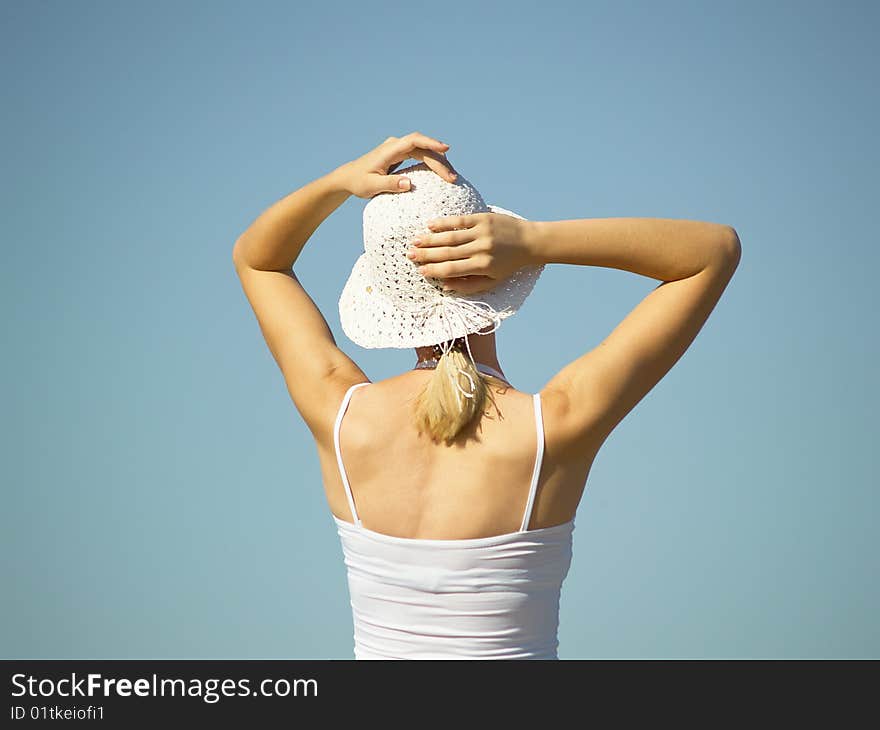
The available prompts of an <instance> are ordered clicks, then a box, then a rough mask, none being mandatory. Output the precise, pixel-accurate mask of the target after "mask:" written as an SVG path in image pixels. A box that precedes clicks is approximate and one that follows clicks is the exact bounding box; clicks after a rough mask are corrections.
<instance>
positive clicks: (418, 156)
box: [409, 147, 458, 183]
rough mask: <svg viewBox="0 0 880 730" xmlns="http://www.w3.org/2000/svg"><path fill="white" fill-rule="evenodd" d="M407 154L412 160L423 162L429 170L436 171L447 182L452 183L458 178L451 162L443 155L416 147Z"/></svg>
mask: <svg viewBox="0 0 880 730" xmlns="http://www.w3.org/2000/svg"><path fill="white" fill-rule="evenodd" d="M409 156H410V157H412V158H413V159H414V160H420V161H421V162H424V163H425V164H426V165H427V166H428V167H429V168H431V170H433V171H434V172H436V173H437V174H438V175H439V176H440V177H442V178H443V179H444V180H446V181H447V182H451V183H452V182H455V181H456V180H457V179H458V173H456V172H455V170H454V169H453V167H452V163H451V162H449V160H447V159H446V156H445V155H441V154H438V153H436V152H432V151H431V150H425V149H421V148H418V147H417V148H415V149H414V150H413V151H412V152H410V153H409Z"/></svg>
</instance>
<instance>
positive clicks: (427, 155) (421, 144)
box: [335, 132, 457, 198]
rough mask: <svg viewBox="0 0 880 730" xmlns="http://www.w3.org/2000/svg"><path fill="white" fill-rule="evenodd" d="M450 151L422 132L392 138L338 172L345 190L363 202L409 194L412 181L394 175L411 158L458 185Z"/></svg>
mask: <svg viewBox="0 0 880 730" xmlns="http://www.w3.org/2000/svg"><path fill="white" fill-rule="evenodd" d="M448 149H449V145H448V144H446V143H445V142H440V141H438V140H436V139H433V138H432V137H427V136H425V135H424V134H421V133H420V132H410V133H409V134H408V135H406V136H405V137H389V138H388V139H386V140H385V141H384V142H383V143H382V144H380V145H379V146H378V147H376V148H375V149H374V150H372V151H370V152H367V154H365V155H363V156H362V157H358V159H356V160H352V161H351V162H346V163H345V164H344V165H341V166H340V167H338V168H337V169H336V170H335V172H336V174H337V175H338V176H339V179H340V181H341V184H342V187H343V188H344V189H345V190H347V191H348V192H349V193H351V194H352V195H356V196H357V197H359V198H372V197H373V196H374V195H377V194H378V193H401V192H405V191H407V190H409V188H410V181H409V178H408V177H406V175H392V174H390V173H391V171H392V170H393V169H394V168H395V167H397V166H398V165H399V164H400V163H401V162H403V161H404V160H406V159H409V158H410V157H411V158H413V159H414V160H421V161H422V162H424V163H425V164H426V165H427V166H428V167H429V168H431V169H432V170H433V171H434V172H436V173H437V174H438V175H439V176H440V177H442V178H443V179H444V180H447V181H448V182H455V178H456V177H457V175H456V173H455V170H453V168H452V165H451V164H450V162H449V160H447V159H446V156H445V154H444V153H445V152H446V151H447V150H448Z"/></svg>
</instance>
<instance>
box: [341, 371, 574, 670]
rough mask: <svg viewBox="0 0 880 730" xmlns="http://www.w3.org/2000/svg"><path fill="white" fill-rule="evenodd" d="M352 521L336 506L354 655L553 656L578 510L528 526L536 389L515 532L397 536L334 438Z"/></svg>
mask: <svg viewBox="0 0 880 730" xmlns="http://www.w3.org/2000/svg"><path fill="white" fill-rule="evenodd" d="M364 385H369V383H368V382H367V383H356V384H355V385H353V386H352V387H351V388H349V389H348V391H347V392H346V394H345V397H344V398H343V400H342V405H341V406H340V407H339V412H338V414H337V416H336V423H335V425H334V429H333V442H334V445H335V448H336V460H337V464H338V466H339V473H340V476H341V477H342V484H343V486H344V487H345V494H346V497H347V498H348V506H349V508H350V509H351V514H352V516H353V518H354V520H355V522H354V524H352V523H351V522H348V521H346V520H341V519H339V518H338V517H336V516H335V515H333V519H334V521H335V522H336V528H337V531H338V533H339V538H340V541H341V543H342V552H343V556H344V559H345V566H346V569H347V574H348V588H349V595H350V598H351V608H352V617H353V620H354V656H355V659H557V658H558V657H557V647H558V640H557V630H558V626H559V597H560V592H561V588H562V582H563V581H564V580H565V577H566V575H567V574H568V569H569V566H570V564H571V555H572V550H571V548H572V532H573V530H574V520H570V521H569V522H566V523H564V524H561V525H554V526H552V527H542V528H538V529H536V530H529V529H528V524H529V520H530V518H531V514H532V507H533V505H534V502H535V494H536V492H537V486H538V476H539V475H540V473H541V463H542V461H543V456H544V428H543V421H542V417H541V399H540V395H539V394H538V393H535V394H534V396H533V399H534V407H535V427H536V432H537V445H538V448H537V456H536V458H535V467H534V470H533V472H532V481H531V485H530V487H529V492H528V498H527V500H526V505H525V511H524V514H523V518H522V524H521V525H520V528H519V530H518V531H517V532H510V533H506V534H503V535H493V536H490V537H476V538H466V539H458V540H444V539H424V538H407V537H395V536H393V535H386V534H384V533H380V532H375V531H373V530H370V529H367V528H366V527H364V526H363V524H362V523H361V520H360V517H358V513H357V509H356V507H355V504H354V496H353V495H352V492H351V486H350V485H349V483H348V475H347V474H346V473H345V466H344V465H343V463H342V453H341V451H340V448H339V430H340V426H341V424H342V417H343V415H344V414H345V411H346V409H347V407H348V402H349V400H350V399H351V395H352V393H353V392H354V391H355V389H356V388H359V387H361V386H364Z"/></svg>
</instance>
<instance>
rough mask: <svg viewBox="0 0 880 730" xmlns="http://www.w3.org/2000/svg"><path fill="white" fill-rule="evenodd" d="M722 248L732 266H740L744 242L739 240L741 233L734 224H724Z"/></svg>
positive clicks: (724, 255) (726, 259)
mask: <svg viewBox="0 0 880 730" xmlns="http://www.w3.org/2000/svg"><path fill="white" fill-rule="evenodd" d="M720 249H721V253H722V256H723V257H724V260H725V261H727V262H728V263H729V264H730V265H731V267H732V268H734V269H735V268H736V267H737V266H739V261H740V259H741V258H742V244H741V243H740V240H739V234H738V233H737V232H736V229H735V228H734V227H733V226H722V231H721V241H720Z"/></svg>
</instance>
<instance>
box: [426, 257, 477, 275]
mask: <svg viewBox="0 0 880 730" xmlns="http://www.w3.org/2000/svg"><path fill="white" fill-rule="evenodd" d="M486 265H487V262H486V261H485V259H484V257H483V256H482V255H478V256H469V257H468V258H465V259H454V260H452V261H450V260H446V261H440V262H438V263H435V264H422V265H421V266H419V267H418V271H419V273H420V274H421V275H422V276H424V277H426V278H431V279H448V278H450V277H459V276H470V275H471V274H480V273H481V272H483V271H485V269H486Z"/></svg>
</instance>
